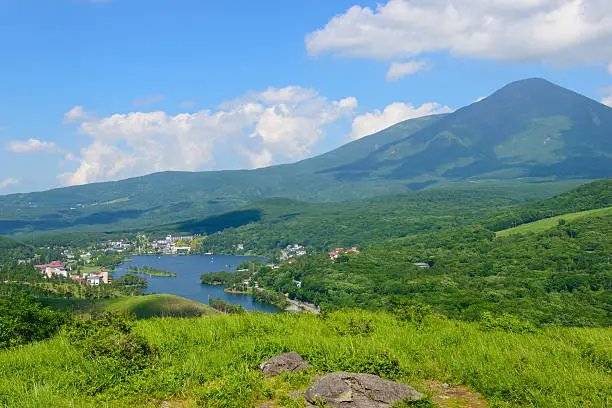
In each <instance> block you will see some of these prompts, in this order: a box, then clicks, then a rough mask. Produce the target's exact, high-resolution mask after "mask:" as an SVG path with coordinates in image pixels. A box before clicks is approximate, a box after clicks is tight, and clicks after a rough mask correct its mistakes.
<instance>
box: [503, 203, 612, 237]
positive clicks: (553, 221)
mask: <svg viewBox="0 0 612 408" xmlns="http://www.w3.org/2000/svg"><path fill="white" fill-rule="evenodd" d="M606 215H612V207H606V208H599V209H596V210H589V211H580V212H575V213H570V214H563V215H558V216H556V217H551V218H545V219H543V220H538V221H534V222H530V223H527V224H522V225H519V226H517V227H514V228H509V229H505V230H503V231H498V232H497V233H496V235H497V236H498V237H505V236H508V235H512V234H525V233H528V232H534V233H540V232H544V231H546V230H548V229H550V228H552V227H555V226H557V225H558V224H559V220H565V221H566V222H569V221H573V220H576V219H578V218H584V217H603V216H606Z"/></svg>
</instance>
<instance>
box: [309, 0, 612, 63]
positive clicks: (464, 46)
mask: <svg viewBox="0 0 612 408" xmlns="http://www.w3.org/2000/svg"><path fill="white" fill-rule="evenodd" d="M306 47H307V49H308V52H309V53H310V54H311V55H319V54H325V53H331V54H335V55H338V56H342V57H352V58H373V59H380V60H397V59H406V58H412V57H414V56H418V55H422V54H426V53H431V52H448V53H450V54H452V55H456V56H461V57H470V58H479V59H489V60H497V61H506V62H533V61H536V62H540V61H543V62H547V63H553V64H575V63H601V64H602V65H605V64H606V63H608V62H609V60H605V61H604V60H602V58H603V57H604V56H608V58H609V50H610V48H611V47H612V1H610V0H410V1H409V0H389V1H388V2H387V3H386V4H379V5H378V6H377V7H376V8H375V9H372V8H369V7H361V6H353V7H351V8H350V9H349V10H348V11H347V12H346V13H344V14H340V15H337V16H335V17H334V18H332V19H331V20H330V21H329V22H328V23H327V24H326V26H325V27H324V28H322V29H320V30H317V31H315V32H312V33H310V34H308V35H307V36H306Z"/></svg>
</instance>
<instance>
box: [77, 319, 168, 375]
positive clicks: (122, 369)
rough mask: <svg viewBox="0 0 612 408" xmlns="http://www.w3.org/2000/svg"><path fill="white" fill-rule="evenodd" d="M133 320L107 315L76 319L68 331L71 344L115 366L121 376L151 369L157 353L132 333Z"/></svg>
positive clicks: (139, 336)
mask: <svg viewBox="0 0 612 408" xmlns="http://www.w3.org/2000/svg"><path fill="white" fill-rule="evenodd" d="M133 327H134V319H133V317H132V316H129V315H126V314H122V313H110V312H106V313H103V314H102V315H98V316H94V317H92V318H91V319H75V320H73V321H72V324H71V325H69V326H67V327H66V335H67V337H68V339H69V340H70V342H71V343H72V344H73V345H74V346H75V347H77V348H78V349H80V350H81V352H83V353H85V354H86V355H88V356H89V357H91V358H94V359H100V360H106V361H108V362H111V363H112V366H113V369H114V370H116V372H117V374H118V375H121V376H123V375H129V374H132V373H135V372H137V371H139V370H143V369H145V368H149V367H150V365H151V363H152V362H153V359H154V358H155V356H156V354H157V352H158V350H157V347H156V346H152V345H151V344H149V342H148V341H147V340H146V339H145V338H144V337H143V336H141V335H139V334H136V333H133V332H132V329H133Z"/></svg>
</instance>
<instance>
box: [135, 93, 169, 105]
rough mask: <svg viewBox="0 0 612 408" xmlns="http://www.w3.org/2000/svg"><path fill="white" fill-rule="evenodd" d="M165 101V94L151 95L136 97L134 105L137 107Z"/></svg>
mask: <svg viewBox="0 0 612 408" xmlns="http://www.w3.org/2000/svg"><path fill="white" fill-rule="evenodd" d="M163 101H164V95H151V96H148V97H146V98H140V99H135V100H134V102H133V105H134V106H135V107H137V108H139V107H143V106H148V105H152V104H155V103H160V102H163Z"/></svg>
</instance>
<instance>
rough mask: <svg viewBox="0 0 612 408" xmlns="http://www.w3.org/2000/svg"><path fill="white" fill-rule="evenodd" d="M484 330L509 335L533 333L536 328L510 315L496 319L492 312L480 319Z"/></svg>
mask: <svg viewBox="0 0 612 408" xmlns="http://www.w3.org/2000/svg"><path fill="white" fill-rule="evenodd" d="M480 328H481V329H482V330H503V331H505V332H509V333H533V332H534V331H535V328H534V327H533V325H532V324H531V323H529V322H525V321H523V320H521V319H519V318H518V317H516V316H514V315H511V314H509V313H504V314H503V315H501V316H499V317H494V316H493V315H492V314H491V313H490V312H484V313H483V314H482V315H481V319H480Z"/></svg>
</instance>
